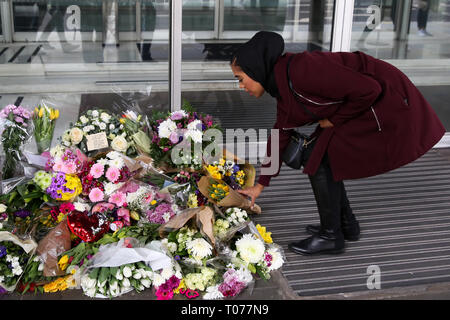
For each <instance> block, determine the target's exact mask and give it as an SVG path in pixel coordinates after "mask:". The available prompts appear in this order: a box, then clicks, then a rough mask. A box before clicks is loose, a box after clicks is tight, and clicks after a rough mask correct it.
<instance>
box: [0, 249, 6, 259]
mask: <svg viewBox="0 0 450 320" xmlns="http://www.w3.org/2000/svg"><path fill="white" fill-rule="evenodd" d="M6 254H7V252H6V247H5V246H0V258H2V257H4V256H6Z"/></svg>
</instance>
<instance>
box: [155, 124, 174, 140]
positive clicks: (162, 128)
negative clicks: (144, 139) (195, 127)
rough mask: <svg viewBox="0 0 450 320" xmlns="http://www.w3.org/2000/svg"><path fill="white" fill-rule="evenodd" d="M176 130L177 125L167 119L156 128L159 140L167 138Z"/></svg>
mask: <svg viewBox="0 0 450 320" xmlns="http://www.w3.org/2000/svg"><path fill="white" fill-rule="evenodd" d="M176 129H177V124H176V123H175V122H173V121H172V120H170V119H167V120H165V121H163V122H161V124H160V125H159V127H158V135H159V137H160V138H169V137H170V134H171V133H172V132H174V131H175V130H176Z"/></svg>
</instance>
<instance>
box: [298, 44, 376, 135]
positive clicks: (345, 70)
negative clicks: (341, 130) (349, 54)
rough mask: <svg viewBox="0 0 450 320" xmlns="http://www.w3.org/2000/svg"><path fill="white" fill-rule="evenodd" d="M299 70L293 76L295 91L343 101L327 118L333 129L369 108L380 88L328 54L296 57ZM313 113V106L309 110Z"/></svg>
mask: <svg viewBox="0 0 450 320" xmlns="http://www.w3.org/2000/svg"><path fill="white" fill-rule="evenodd" d="M294 62H295V61H293V68H295V69H296V70H298V72H296V73H295V74H292V76H291V77H292V83H293V86H294V89H295V90H296V91H298V92H299V93H304V94H306V95H308V94H309V95H311V96H317V97H323V98H326V99H330V100H331V101H341V100H342V101H343V103H342V104H341V105H340V107H339V108H338V109H337V110H336V111H335V112H334V113H333V114H331V115H330V116H329V117H328V120H330V121H331V122H332V123H333V124H334V125H335V126H340V125H342V124H343V123H345V122H347V121H348V120H350V119H352V118H355V117H357V116H358V115H359V114H361V113H363V112H364V111H366V110H367V109H368V108H370V107H371V106H372V104H373V103H374V102H375V100H376V99H377V97H378V96H379V95H380V93H381V86H380V84H379V83H378V81H376V80H375V79H373V78H372V77H370V76H368V75H365V74H363V73H360V72H358V71H356V70H353V69H351V68H349V67H347V66H345V65H344V64H342V63H340V62H339V60H338V59H336V58H335V57H333V56H331V55H330V54H324V53H322V52H320V53H316V52H312V53H304V54H303V55H302V56H301V58H298V61H297V65H295V64H294ZM310 110H311V111H313V112H314V107H311V108H310Z"/></svg>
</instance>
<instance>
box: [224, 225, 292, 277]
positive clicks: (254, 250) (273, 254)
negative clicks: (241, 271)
mask: <svg viewBox="0 0 450 320" xmlns="http://www.w3.org/2000/svg"><path fill="white" fill-rule="evenodd" d="M235 247H236V251H235V252H234V254H233V255H234V256H235V257H236V258H238V259H239V260H240V262H241V263H242V265H243V266H245V267H246V268H248V269H249V270H250V271H251V272H252V273H257V274H258V275H259V276H260V277H261V278H263V279H270V272H271V271H272V270H276V269H279V268H281V266H282V265H283V263H284V258H283V254H282V251H281V248H279V247H278V246H275V245H270V246H266V244H265V243H264V240H262V239H261V238H260V237H259V236H256V235H254V234H252V233H246V234H243V235H242V237H241V238H240V239H239V240H237V241H236V242H235Z"/></svg>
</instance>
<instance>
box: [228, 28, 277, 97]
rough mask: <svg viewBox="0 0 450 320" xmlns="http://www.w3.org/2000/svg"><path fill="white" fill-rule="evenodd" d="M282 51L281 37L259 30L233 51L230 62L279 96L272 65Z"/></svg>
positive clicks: (271, 92) (268, 90) (272, 93)
mask: <svg viewBox="0 0 450 320" xmlns="http://www.w3.org/2000/svg"><path fill="white" fill-rule="evenodd" d="M283 51H284V40H283V37H282V36H280V35H279V34H278V33H275V32H269V31H259V32H258V33H257V34H255V35H254V36H253V38H251V39H250V40H249V41H247V42H246V43H244V44H243V45H242V46H241V47H239V49H238V50H237V51H236V52H235V53H234V55H233V57H232V58H231V63H233V61H234V60H236V62H235V64H236V65H237V66H239V67H241V69H242V71H244V72H245V73H246V74H247V75H248V76H249V77H250V78H252V79H253V80H255V81H257V82H259V83H260V84H261V85H262V86H263V87H264V89H265V90H266V91H267V92H268V93H269V94H270V95H271V96H272V97H275V98H276V97H279V93H278V88H277V84H276V82H275V75H274V73H273V67H274V66H275V63H276V62H277V60H278V58H279V57H280V56H281V54H282V53H283Z"/></svg>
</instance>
